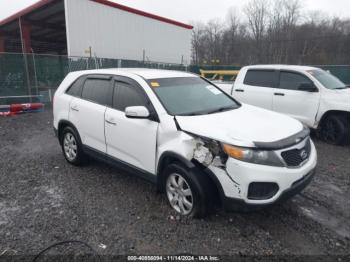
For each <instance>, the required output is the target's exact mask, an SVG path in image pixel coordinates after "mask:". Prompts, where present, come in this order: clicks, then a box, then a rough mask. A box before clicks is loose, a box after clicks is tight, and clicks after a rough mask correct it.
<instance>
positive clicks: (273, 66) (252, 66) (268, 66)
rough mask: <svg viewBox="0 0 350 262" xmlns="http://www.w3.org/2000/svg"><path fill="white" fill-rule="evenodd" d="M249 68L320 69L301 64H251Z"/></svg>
mask: <svg viewBox="0 0 350 262" xmlns="http://www.w3.org/2000/svg"><path fill="white" fill-rule="evenodd" d="M246 68H248V69H254V68H256V69H276V70H278V69H286V70H287V69H289V70H295V71H307V70H315V69H319V68H317V67H312V66H300V65H251V66H247V67H246Z"/></svg>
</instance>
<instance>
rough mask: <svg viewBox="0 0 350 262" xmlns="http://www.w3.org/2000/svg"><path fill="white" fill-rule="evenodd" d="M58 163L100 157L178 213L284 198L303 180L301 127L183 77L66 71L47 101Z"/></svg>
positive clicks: (305, 134)
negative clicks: (152, 187)
mask: <svg viewBox="0 0 350 262" xmlns="http://www.w3.org/2000/svg"><path fill="white" fill-rule="evenodd" d="M54 128H55V131H56V134H57V136H58V138H59V142H60V144H61V146H62V151H63V154H64V157H65V158H66V160H67V161H68V162H69V163H71V164H74V165H80V164H82V163H84V162H86V160H87V159H88V158H87V156H91V157H94V158H98V159H100V160H105V161H107V162H108V163H111V164H115V165H117V166H118V167H121V168H124V169H126V170H129V171H130V172H131V173H133V174H135V175H139V176H141V177H143V178H145V179H147V180H149V181H151V182H153V183H155V184H156V185H157V187H158V189H159V190H160V191H163V192H165V193H166V195H167V198H168V201H169V203H170V205H171V206H172V207H173V209H174V210H176V211H177V212H179V213H180V214H182V215H190V216H196V217H200V216H204V215H205V214H206V213H207V211H208V207H209V206H210V205H211V204H212V203H213V202H214V201H213V200H215V199H216V198H218V199H220V200H221V203H222V204H223V205H224V207H225V208H228V209H230V208H231V209H237V208H242V209H244V208H246V207H248V208H249V207H262V206H266V205H269V204H273V203H276V202H278V201H280V200H283V199H286V198H288V197H290V196H292V195H294V194H296V193H298V192H299V191H300V190H302V189H303V188H304V187H305V186H306V185H307V184H308V183H309V182H310V180H311V179H312V177H313V175H314V169H315V166H316V162H317V156H316V150H315V146H314V144H313V142H312V141H311V139H310V137H309V130H308V129H307V128H306V129H305V128H304V127H303V125H302V124H301V123H300V122H299V121H297V120H295V119H293V118H290V117H288V116H284V115H281V114H278V113H274V112H270V111H267V110H264V109H260V108H256V107H253V106H249V105H241V104H240V103H238V102H236V101H235V100H234V99H233V98H232V97H230V96H229V95H227V94H225V93H223V92H222V91H221V90H219V89H218V88H217V87H215V86H214V85H213V84H211V83H210V82H209V81H207V80H205V79H203V78H201V77H199V76H197V75H193V74H189V73H184V72H176V71H162V70H147V69H110V70H94V71H81V72H75V73H70V74H69V75H68V76H67V77H66V79H65V80H64V81H63V82H62V84H61V85H60V86H59V88H58V90H57V92H56V94H55V97H54Z"/></svg>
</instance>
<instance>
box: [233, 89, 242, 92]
mask: <svg viewBox="0 0 350 262" xmlns="http://www.w3.org/2000/svg"><path fill="white" fill-rule="evenodd" d="M235 91H236V92H244V90H243V89H235Z"/></svg>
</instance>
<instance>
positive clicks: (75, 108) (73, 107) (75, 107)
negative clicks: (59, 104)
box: [70, 106, 79, 112]
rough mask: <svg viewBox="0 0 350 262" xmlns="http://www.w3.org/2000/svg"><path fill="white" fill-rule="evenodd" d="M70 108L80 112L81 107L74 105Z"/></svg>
mask: <svg viewBox="0 0 350 262" xmlns="http://www.w3.org/2000/svg"><path fill="white" fill-rule="evenodd" d="M70 109H72V110H73V111H75V112H79V109H78V107H77V106H72V107H71V108H70Z"/></svg>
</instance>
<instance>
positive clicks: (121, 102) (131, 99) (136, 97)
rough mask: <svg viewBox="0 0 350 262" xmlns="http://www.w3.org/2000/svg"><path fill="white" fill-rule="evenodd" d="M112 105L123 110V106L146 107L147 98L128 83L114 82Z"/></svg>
mask: <svg viewBox="0 0 350 262" xmlns="http://www.w3.org/2000/svg"><path fill="white" fill-rule="evenodd" d="M113 106H114V108H115V109H118V110H120V111H123V112H124V111H125V108H127V107H129V106H145V107H147V99H146V98H145V96H144V95H143V94H142V92H141V91H140V90H139V89H137V88H136V87H134V86H132V85H130V84H128V83H124V82H116V83H115V91H114V97H113Z"/></svg>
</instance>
